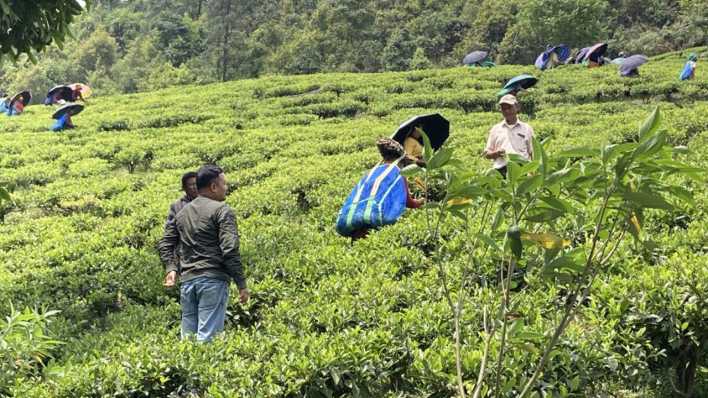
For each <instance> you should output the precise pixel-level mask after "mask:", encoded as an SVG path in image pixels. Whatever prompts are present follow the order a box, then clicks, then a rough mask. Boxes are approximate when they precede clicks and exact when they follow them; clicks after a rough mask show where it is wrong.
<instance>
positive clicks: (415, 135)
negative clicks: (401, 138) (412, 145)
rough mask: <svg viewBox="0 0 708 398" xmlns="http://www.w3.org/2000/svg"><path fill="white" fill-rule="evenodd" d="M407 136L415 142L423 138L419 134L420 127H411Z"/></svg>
mask: <svg viewBox="0 0 708 398" xmlns="http://www.w3.org/2000/svg"><path fill="white" fill-rule="evenodd" d="M408 136H409V137H413V138H415V139H417V140H418V139H421V138H423V136H422V135H421V134H420V127H418V126H413V127H411V131H410V132H409V133H408Z"/></svg>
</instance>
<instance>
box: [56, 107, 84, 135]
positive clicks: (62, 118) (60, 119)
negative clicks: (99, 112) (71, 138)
mask: <svg viewBox="0 0 708 398" xmlns="http://www.w3.org/2000/svg"><path fill="white" fill-rule="evenodd" d="M83 110H84V106H83V105H81V104H66V105H64V106H62V107H61V108H59V109H57V111H56V112H54V114H53V115H52V118H53V119H56V122H55V123H54V125H53V126H52V127H51V130H52V131H62V130H66V129H73V128H74V127H76V126H74V124H73V123H72V121H71V117H72V116H75V115H78V114H79V113H81V111H83Z"/></svg>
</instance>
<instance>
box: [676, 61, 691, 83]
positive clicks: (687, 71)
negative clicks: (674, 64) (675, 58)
mask: <svg viewBox="0 0 708 398" xmlns="http://www.w3.org/2000/svg"><path fill="white" fill-rule="evenodd" d="M691 72H693V65H691V62H690V61H689V62H686V64H685V65H684V66H683V69H682V70H681V75H679V79H681V80H688V78H689V77H691Z"/></svg>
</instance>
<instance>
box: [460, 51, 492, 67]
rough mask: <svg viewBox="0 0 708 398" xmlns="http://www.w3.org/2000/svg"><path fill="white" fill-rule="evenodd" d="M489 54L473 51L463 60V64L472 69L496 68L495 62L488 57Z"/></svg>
mask: <svg viewBox="0 0 708 398" xmlns="http://www.w3.org/2000/svg"><path fill="white" fill-rule="evenodd" d="M488 55H489V53H488V52H486V51H472V52H471V53H469V54H467V55H466V56H465V58H464V59H463V60H462V63H463V64H464V65H466V66H469V67H470V68H477V67H486V68H491V67H494V66H496V64H495V63H494V62H492V60H491V59H489V57H488Z"/></svg>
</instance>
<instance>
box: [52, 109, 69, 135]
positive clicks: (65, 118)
mask: <svg viewBox="0 0 708 398" xmlns="http://www.w3.org/2000/svg"><path fill="white" fill-rule="evenodd" d="M68 122H69V114H68V113H65V114H63V115H61V117H60V118H59V119H57V121H56V122H54V125H53V126H52V128H51V130H52V131H62V130H64V129H65V128H66V127H67V124H68Z"/></svg>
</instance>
